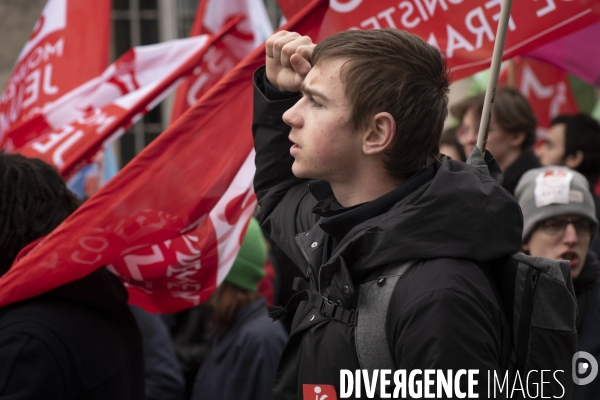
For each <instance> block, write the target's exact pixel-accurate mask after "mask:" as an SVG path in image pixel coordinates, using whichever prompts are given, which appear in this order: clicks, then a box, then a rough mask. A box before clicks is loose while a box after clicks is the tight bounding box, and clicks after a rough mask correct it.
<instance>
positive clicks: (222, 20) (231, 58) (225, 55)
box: [171, 0, 273, 122]
mask: <svg viewBox="0 0 600 400" xmlns="http://www.w3.org/2000/svg"><path fill="white" fill-rule="evenodd" d="M235 17H241V18H242V19H241V20H240V22H239V23H238V24H237V25H236V26H235V28H234V29H232V30H231V31H230V32H229V33H228V34H226V35H224V36H223V37H222V40H220V41H217V42H215V44H214V45H213V46H212V47H211V48H210V49H209V51H208V52H207V53H206V55H205V56H204V58H203V59H202V62H200V63H198V65H197V66H196V68H194V71H193V74H192V76H190V77H189V78H187V79H186V80H185V81H184V82H183V84H182V85H181V86H180V88H179V89H178V90H177V94H176V96H175V101H174V102H173V111H172V113H171V122H173V121H175V120H176V119H177V118H179V117H180V116H181V115H182V114H183V113H184V112H185V111H186V110H187V109H188V108H190V107H191V106H192V105H193V104H194V103H195V102H196V101H197V100H198V99H199V98H200V97H202V95H204V93H206V92H207V91H208V90H209V89H210V88H211V87H212V86H213V85H214V84H215V83H217V82H218V81H219V80H220V79H221V78H222V77H223V76H225V75H226V74H227V73H228V72H229V71H231V69H232V68H233V67H234V66H235V65H236V64H237V63H238V62H239V61H240V60H242V59H243V58H244V57H246V56H247V55H248V54H250V52H251V51H252V50H254V49H255V48H256V47H257V46H259V45H260V44H261V43H262V42H264V41H265V39H267V37H269V36H271V34H272V33H273V29H272V27H271V22H270V21H269V17H268V15H267V11H266V9H265V4H264V1H263V0H206V1H202V2H201V3H200V6H199V7H198V12H197V14H196V19H195V21H194V25H193V26H192V31H191V33H190V36H195V35H201V34H214V33H216V32H218V31H219V30H221V29H222V28H223V26H224V25H225V24H226V23H227V22H228V21H230V20H231V19H232V18H235Z"/></svg>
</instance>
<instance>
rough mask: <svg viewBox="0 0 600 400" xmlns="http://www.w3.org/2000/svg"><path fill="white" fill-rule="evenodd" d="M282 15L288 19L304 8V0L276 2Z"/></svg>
mask: <svg viewBox="0 0 600 400" xmlns="http://www.w3.org/2000/svg"><path fill="white" fill-rule="evenodd" d="M277 3H278V4H279V7H281V11H282V12H283V15H284V16H285V17H286V18H287V19H290V18H292V17H293V16H294V15H296V13H297V12H298V11H300V10H302V7H304V0H277Z"/></svg>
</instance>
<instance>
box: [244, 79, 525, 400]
mask: <svg viewBox="0 0 600 400" xmlns="http://www.w3.org/2000/svg"><path fill="white" fill-rule="evenodd" d="M254 83H255V97H254V122H253V134H254V142H255V149H256V167H257V170H256V176H255V180H254V186H255V191H256V194H257V197H258V201H259V204H260V207H261V218H260V221H261V226H262V227H263V228H264V229H265V230H266V232H267V233H268V234H269V235H270V237H271V238H272V239H273V240H274V241H275V242H276V243H277V244H278V245H279V246H280V247H281V248H282V249H283V250H284V251H285V252H286V253H287V254H288V256H289V257H291V258H292V260H294V262H295V263H296V265H297V266H299V267H300V269H301V270H302V272H303V273H305V275H306V276H307V277H311V278H312V281H314V282H316V283H317V284H316V286H317V287H316V289H317V290H318V291H319V292H320V294H321V295H322V296H324V297H326V298H328V299H329V300H330V301H331V302H332V303H334V304H336V305H338V306H339V307H343V308H344V309H347V310H352V309H354V308H356V304H357V297H358V285H359V284H360V283H362V282H364V281H365V280H366V279H368V278H369V277H372V276H373V275H374V274H375V275H376V274H377V273H378V271H381V270H382V269H383V268H385V267H388V266H390V265H399V264H401V263H404V262H406V261H409V260H419V262H418V263H417V264H416V265H415V266H414V267H412V268H411V269H410V270H408V272H407V273H406V274H405V275H404V277H402V278H401V279H400V281H399V282H398V284H397V285H396V287H395V289H394V292H393V295H392V298H391V301H390V304H389V307H388V310H387V320H386V326H385V330H386V335H387V340H388V343H387V345H388V347H389V349H390V351H391V353H392V354H393V356H394V361H395V365H396V368H398V369H406V370H408V371H410V370H413V369H442V370H447V369H452V370H455V371H456V370H458V369H479V370H480V376H479V379H480V383H481V384H480V385H479V387H478V390H479V391H480V392H481V393H482V394H483V393H486V390H487V388H486V384H485V383H484V381H485V375H486V374H487V371H488V370H490V371H491V370H494V371H501V370H502V369H503V368H504V365H505V363H506V359H505V357H506V354H507V353H508V351H509V349H508V347H509V346H510V334H509V333H508V331H507V328H506V321H505V316H504V313H503V312H502V309H501V305H500V301H499V300H498V293H497V289H496V287H495V284H494V283H493V280H492V278H491V276H490V271H489V267H488V265H487V262H488V261H491V260H494V259H497V258H500V257H503V256H507V255H510V254H513V253H515V252H517V251H519V250H520V247H521V231H522V215H521V211H520V208H519V206H518V204H517V203H516V201H515V200H514V199H513V197H512V196H511V195H510V194H509V193H508V192H507V191H506V190H505V189H503V188H502V187H501V186H500V185H498V184H497V183H496V182H495V181H494V180H493V179H492V178H490V177H489V176H488V175H486V174H485V173H483V172H480V171H478V170H477V169H475V168H473V167H471V166H469V165H466V164H463V163H459V162H455V161H451V160H450V159H448V158H446V157H443V158H442V160H441V162H439V163H437V164H436V165H433V166H431V167H430V168H429V169H428V170H425V171H423V172H422V173H421V174H420V175H419V176H417V177H413V178H412V179H410V180H409V181H408V182H406V183H405V184H404V185H403V186H401V187H400V188H398V189H396V190H394V191H393V192H390V193H388V194H387V195H385V196H382V197H381V198H379V199H377V200H374V201H373V202H371V203H366V204H364V205H360V206H356V207H353V208H350V209H348V210H346V212H350V213H352V212H354V213H357V211H355V210H357V209H358V210H359V211H358V213H359V214H360V213H361V208H363V209H364V210H365V212H366V213H370V212H371V211H372V207H371V206H370V205H371V204H372V203H378V204H384V205H383V206H382V207H381V208H380V212H379V213H377V214H376V215H368V218H367V219H366V220H365V219H363V220H360V219H359V220H358V221H355V224H349V225H348V226H346V227H342V229H341V231H342V233H343V236H341V237H340V236H339V235H338V237H337V238H335V237H333V236H334V235H333V233H334V232H333V231H338V232H339V231H340V229H337V230H336V229H333V230H332V228H331V227H330V225H331V224H332V222H331V218H336V215H338V214H342V213H337V212H335V210H336V209H338V208H339V207H340V206H339V203H337V202H336V201H335V198H334V197H332V196H333V193H332V191H331V187H330V186H329V184H328V183H326V182H323V181H310V182H309V181H306V180H300V179H297V178H295V177H294V175H293V174H292V172H291V165H292V163H293V158H292V157H291V156H290V154H289V148H290V146H291V142H289V140H288V138H287V136H288V133H289V127H288V126H287V125H286V124H285V123H283V121H282V119H281V116H282V114H283V112H284V111H285V110H287V109H289V108H290V107H291V106H292V105H293V104H294V103H295V102H296V101H297V100H298V97H294V98H291V99H282V100H270V99H269V98H268V97H267V95H265V83H264V70H262V69H259V70H258V71H257V73H256V74H255V79H254ZM414 182H418V183H419V185H415V184H412V183H414ZM411 185H412V186H416V187H410V186H411ZM386 196H388V197H389V196H392V197H393V196H396V197H395V198H394V199H392V200H395V202H394V201H389V202H388V201H384V202H381V199H382V198H383V197H386ZM346 220H347V219H340V221H341V222H340V224H342V225H343V224H344V221H346ZM338 227H339V225H338ZM354 328H355V327H354V326H353V325H352V323H344V322H342V321H338V320H335V319H331V318H329V317H328V316H326V315H323V314H321V313H319V312H317V310H316V309H315V307H314V305H313V304H312V303H311V302H307V301H303V302H302V303H300V305H299V306H298V309H297V311H296V313H295V316H294V322H293V325H292V331H291V336H290V339H289V341H288V344H287V345H286V348H285V349H284V352H283V355H282V358H281V361H280V364H279V369H278V373H277V376H276V381H275V387H274V392H273V399H295V398H302V389H303V386H302V385H304V384H325V385H332V386H334V387H335V388H336V391H337V393H338V396H339V394H340V391H339V390H340V387H339V385H340V369H349V370H356V369H360V363H359V361H358V357H357V353H356V348H355V340H354V335H355V329H354ZM382 345H386V344H382ZM363 393H364V392H363ZM480 397H482V396H480ZM483 397H485V396H483Z"/></svg>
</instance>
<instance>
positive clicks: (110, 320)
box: [0, 152, 144, 400]
mask: <svg viewBox="0 0 600 400" xmlns="http://www.w3.org/2000/svg"><path fill="white" fill-rule="evenodd" d="M78 206H79V201H78V200H77V199H76V198H75V196H74V195H73V194H72V193H71V192H70V191H69V190H68V189H67V187H66V186H65V183H64V182H63V180H62V178H61V176H60V175H59V174H58V172H57V171H56V170H55V169H53V168H52V167H51V166H49V165H47V164H45V163H44V162H42V161H41V160H37V159H28V158H25V157H23V156H20V155H14V154H4V153H1V152H0V275H3V274H5V273H6V272H7V271H8V270H9V269H10V268H11V266H12V264H13V263H14V261H15V260H17V259H20V258H22V257H23V256H25V254H27V252H28V251H29V250H31V249H32V248H33V247H34V246H35V244H36V243H37V242H38V241H40V240H41V239H42V238H43V237H44V236H46V235H47V234H49V233H50V232H51V231H52V230H54V228H56V227H57V226H58V225H59V224H60V223H61V222H62V221H63V220H64V219H66V218H67V217H68V216H69V215H70V214H71V213H72V212H73V211H75V209H76V208H77V207H78ZM58 262H59V263H60V262H61V261H60V260H58ZM143 398H144V360H143V353H142V339H141V336H140V332H139V330H138V327H137V325H136V322H135V320H134V318H133V316H132V315H131V312H130V311H129V308H128V307H127V291H126V290H125V288H124V287H123V285H122V284H121V282H120V281H119V279H118V278H117V277H116V276H114V275H113V274H112V273H110V272H109V271H108V270H106V268H100V269H97V270H96V271H94V272H92V273H91V274H89V275H87V276H85V277H83V278H81V279H78V280H75V281H73V282H70V283H67V284H64V285H62V286H59V287H57V288H55V289H52V290H50V291H48V292H46V293H43V294H40V295H38V296H36V297H33V298H30V299H27V300H23V301H20V302H17V303H13V304H9V305H8V306H6V307H3V308H2V309H0V399H10V400H18V399H45V400H52V399H56V400H59V399H60V400H70V399H73V400H75V399H77V400H86V399H110V400H139V399H143Z"/></svg>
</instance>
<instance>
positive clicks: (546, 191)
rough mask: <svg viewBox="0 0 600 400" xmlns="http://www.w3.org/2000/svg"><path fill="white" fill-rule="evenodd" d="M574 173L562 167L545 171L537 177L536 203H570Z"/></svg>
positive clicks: (539, 204)
mask: <svg viewBox="0 0 600 400" xmlns="http://www.w3.org/2000/svg"><path fill="white" fill-rule="evenodd" d="M571 180H573V173H572V172H568V171H564V170H561V169H554V170H550V171H546V172H543V173H541V174H539V175H538V176H537V177H536V178H535V191H534V192H533V194H534V196H535V205H536V206H537V207H544V206H547V205H548V204H569V196H570V188H571Z"/></svg>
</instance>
